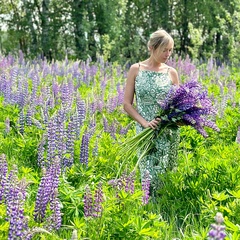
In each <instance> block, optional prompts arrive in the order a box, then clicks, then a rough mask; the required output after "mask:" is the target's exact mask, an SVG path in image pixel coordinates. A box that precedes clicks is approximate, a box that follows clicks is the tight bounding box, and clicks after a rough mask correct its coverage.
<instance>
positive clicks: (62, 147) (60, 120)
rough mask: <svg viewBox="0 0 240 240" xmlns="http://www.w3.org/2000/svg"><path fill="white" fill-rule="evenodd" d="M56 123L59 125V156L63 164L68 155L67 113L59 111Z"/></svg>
mask: <svg viewBox="0 0 240 240" xmlns="http://www.w3.org/2000/svg"><path fill="white" fill-rule="evenodd" d="M55 121H56V125H57V126H56V127H57V154H58V157H59V159H60V162H61V163H63V162H64V156H65V154H66V130H65V112H64V111H63V110H59V112H58V116H57V117H56V119H55Z"/></svg>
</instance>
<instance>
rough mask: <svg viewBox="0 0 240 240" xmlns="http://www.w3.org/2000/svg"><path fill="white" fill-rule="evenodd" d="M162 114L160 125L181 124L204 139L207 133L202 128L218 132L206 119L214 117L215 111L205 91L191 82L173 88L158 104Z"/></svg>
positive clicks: (213, 123)
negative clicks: (188, 126) (193, 130)
mask: <svg viewBox="0 0 240 240" xmlns="http://www.w3.org/2000/svg"><path fill="white" fill-rule="evenodd" d="M159 106H160V108H161V111H162V113H160V114H159V116H160V117H161V118H162V120H163V121H162V122H161V125H164V124H168V123H171V124H173V123H176V122H182V123H183V124H185V125H190V126H192V127H193V128H195V129H196V130H197V131H198V132H199V133H200V134H202V135H203V136H204V137H207V136H208V135H207V133H206V131H205V130H204V128H203V127H205V126H206V127H210V128H212V129H213V130H214V131H219V128H218V127H217V125H216V124H215V122H213V121H211V120H209V119H207V117H209V116H214V115H216V113H217V111H216V109H215V108H214V107H213V105H212V103H211V101H210V98H208V95H207V91H206V90H204V89H203V87H202V86H201V84H199V83H198V82H197V81H195V80H191V81H189V82H187V83H185V84H183V85H181V86H180V87H178V88H176V87H173V88H172V89H171V90H170V91H169V93H168V95H167V97H166V99H165V100H164V101H163V102H159Z"/></svg>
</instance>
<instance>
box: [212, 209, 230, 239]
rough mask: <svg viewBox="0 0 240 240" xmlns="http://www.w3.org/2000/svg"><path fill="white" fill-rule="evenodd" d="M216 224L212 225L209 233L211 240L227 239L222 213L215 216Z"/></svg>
mask: <svg viewBox="0 0 240 240" xmlns="http://www.w3.org/2000/svg"><path fill="white" fill-rule="evenodd" d="M214 219H215V221H216V223H213V224H211V230H210V231H209V232H208V237H209V240H223V239H225V237H226V233H225V226H224V225H222V223H223V222H224V218H223V215H222V213H220V212H218V213H217V214H216V216H215V218H214Z"/></svg>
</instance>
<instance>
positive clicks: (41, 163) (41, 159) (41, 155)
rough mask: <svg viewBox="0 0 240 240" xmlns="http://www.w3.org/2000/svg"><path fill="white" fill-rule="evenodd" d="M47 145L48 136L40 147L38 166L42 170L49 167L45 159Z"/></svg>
mask: <svg viewBox="0 0 240 240" xmlns="http://www.w3.org/2000/svg"><path fill="white" fill-rule="evenodd" d="M45 144H46V136H45V134H44V135H43V137H42V139H41V141H40V143H39V145H38V158H37V163H38V166H40V167H41V168H44V167H47V164H46V163H45V158H44V152H45ZM45 165H46V166H45Z"/></svg>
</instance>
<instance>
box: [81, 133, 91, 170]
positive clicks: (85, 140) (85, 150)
mask: <svg viewBox="0 0 240 240" xmlns="http://www.w3.org/2000/svg"><path fill="white" fill-rule="evenodd" d="M89 140H90V135H89V134H88V133H84V134H83V136H82V143H81V150H80V162H81V163H83V164H85V165H86V166H88V157H89Z"/></svg>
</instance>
